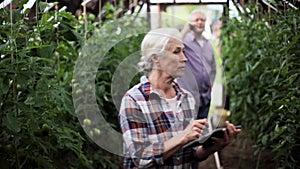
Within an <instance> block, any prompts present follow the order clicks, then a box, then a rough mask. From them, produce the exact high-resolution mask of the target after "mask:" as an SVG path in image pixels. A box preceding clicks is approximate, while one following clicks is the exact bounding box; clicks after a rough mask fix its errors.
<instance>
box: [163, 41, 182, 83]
mask: <svg viewBox="0 0 300 169" xmlns="http://www.w3.org/2000/svg"><path fill="white" fill-rule="evenodd" d="M183 51H184V45H183V43H182V42H181V41H179V40H177V39H175V38H171V39H170V40H169V42H168V44H167V46H166V49H165V51H164V53H163V56H160V57H158V65H157V68H158V69H160V70H162V71H163V72H164V73H167V74H168V75H170V76H172V77H173V78H177V77H181V76H183V74H184V67H185V63H186V61H187V58H186V57H185V55H184V53H183Z"/></svg>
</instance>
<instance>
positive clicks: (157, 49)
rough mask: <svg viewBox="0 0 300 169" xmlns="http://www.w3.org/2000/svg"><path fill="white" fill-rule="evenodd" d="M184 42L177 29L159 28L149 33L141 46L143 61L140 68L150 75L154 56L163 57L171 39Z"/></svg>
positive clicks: (139, 64)
mask: <svg viewBox="0 0 300 169" xmlns="http://www.w3.org/2000/svg"><path fill="white" fill-rule="evenodd" d="M172 38H174V39H177V40H180V41H182V36H181V33H180V32H179V30H178V29H176V28H159V29H154V30H151V31H150V32H148V33H147V34H146V35H145V37H144V39H143V41H142V44H141V55H142V56H141V59H140V62H139V63H138V66H139V68H140V69H141V70H142V71H144V72H146V73H149V72H151V71H152V68H153V62H152V56H153V55H156V56H162V54H163V52H164V50H165V48H166V46H167V44H168V42H169V40H170V39H172Z"/></svg>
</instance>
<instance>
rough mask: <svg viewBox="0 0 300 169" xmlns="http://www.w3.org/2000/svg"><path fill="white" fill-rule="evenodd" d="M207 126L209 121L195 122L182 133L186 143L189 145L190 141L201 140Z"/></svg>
mask: <svg viewBox="0 0 300 169" xmlns="http://www.w3.org/2000/svg"><path fill="white" fill-rule="evenodd" d="M206 126H207V119H199V120H194V121H193V122H192V123H191V124H189V125H188V126H187V128H185V129H184V131H183V132H182V134H183V138H184V142H185V143H187V142H189V141H192V140H195V139H197V138H199V137H200V136H201V135H202V133H203V130H204V129H205V128H206Z"/></svg>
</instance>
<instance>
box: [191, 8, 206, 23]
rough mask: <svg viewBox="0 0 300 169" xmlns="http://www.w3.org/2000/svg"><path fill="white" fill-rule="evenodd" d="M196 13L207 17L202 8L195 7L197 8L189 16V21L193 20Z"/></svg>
mask: <svg viewBox="0 0 300 169" xmlns="http://www.w3.org/2000/svg"><path fill="white" fill-rule="evenodd" d="M195 14H202V15H203V16H205V17H206V15H205V13H204V12H203V11H202V10H201V9H195V10H193V11H192V12H191V13H190V15H189V18H188V19H189V21H193V16H194V15H195Z"/></svg>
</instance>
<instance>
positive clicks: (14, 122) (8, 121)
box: [4, 112, 21, 133]
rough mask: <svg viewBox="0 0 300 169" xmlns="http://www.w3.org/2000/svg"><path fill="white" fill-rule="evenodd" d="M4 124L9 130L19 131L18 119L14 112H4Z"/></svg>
mask: <svg viewBox="0 0 300 169" xmlns="http://www.w3.org/2000/svg"><path fill="white" fill-rule="evenodd" d="M4 124H5V126H6V127H7V128H8V129H10V130H11V131H13V132H15V133H18V132H20V131H21V128H20V126H19V122H18V119H17V118H16V117H15V116H14V113H11V112H9V113H7V114H6V118H5V121H4Z"/></svg>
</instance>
